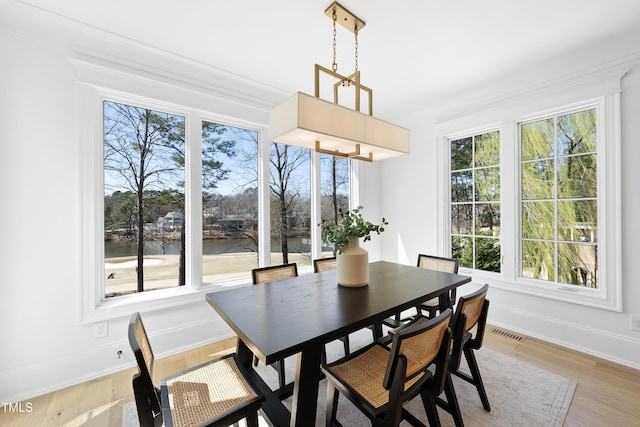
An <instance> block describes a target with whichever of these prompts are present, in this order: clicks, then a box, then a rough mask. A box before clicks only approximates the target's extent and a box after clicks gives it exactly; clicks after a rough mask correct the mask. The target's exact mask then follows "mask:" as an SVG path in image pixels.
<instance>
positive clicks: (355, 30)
mask: <svg viewBox="0 0 640 427" xmlns="http://www.w3.org/2000/svg"><path fill="white" fill-rule="evenodd" d="M353 33H354V34H355V35H356V49H355V50H356V69H355V71H358V24H357V23H356V26H355V28H354V29H353Z"/></svg>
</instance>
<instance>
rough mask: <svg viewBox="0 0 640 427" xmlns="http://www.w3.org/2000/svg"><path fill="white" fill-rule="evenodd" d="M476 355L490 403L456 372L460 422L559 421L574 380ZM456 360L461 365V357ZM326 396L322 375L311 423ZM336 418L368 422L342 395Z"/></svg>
mask: <svg viewBox="0 0 640 427" xmlns="http://www.w3.org/2000/svg"><path fill="white" fill-rule="evenodd" d="M349 338H350V341H351V348H352V350H354V349H356V348H359V347H361V346H363V345H366V344H368V343H370V342H371V331H369V330H363V331H358V332H356V333H354V334H351V335H349ZM342 356H343V352H342V343H341V342H340V341H336V342H332V343H329V344H327V359H328V360H329V361H332V360H335V359H337V358H339V357H342ZM476 356H477V359H478V366H479V367H480V372H481V374H482V379H483V380H484V384H485V388H486V391H487V395H488V398H489V403H490V404H491V412H486V411H485V410H484V409H483V408H482V403H481V402H480V398H479V397H478V392H477V391H476V389H475V387H474V386H472V385H470V384H468V383H466V382H465V381H462V380H461V379H459V378H457V377H453V382H454V387H455V390H456V394H457V396H458V402H459V404H460V409H461V411H462V418H463V420H464V423H465V426H468V427H517V426H521V427H529V426H540V427H561V426H562V424H563V422H564V418H565V416H566V414H567V411H568V409H569V404H570V403H571V399H572V398H573V393H574V391H575V388H576V382H575V381H572V380H570V379H567V378H564V377H561V376H559V375H555V374H553V373H551V372H548V371H546V370H544V369H540V368H537V367H535V366H532V365H529V364H527V363H524V362H521V361H519V360H516V359H514V358H512V357H509V356H505V355H503V354H500V353H497V352H495V351H492V350H490V349H487V348H482V349H480V350H479V351H477V352H476ZM461 365H462V366H463V368H464V369H466V364H465V362H464V358H463V362H462V364H461ZM285 367H286V376H287V381H291V379H292V378H293V376H294V368H295V359H294V358H293V357H290V358H288V359H287V360H286V361H285ZM257 369H258V372H259V373H260V375H261V376H262V377H263V378H264V379H265V381H266V382H267V384H269V385H271V386H272V387H277V384H278V376H277V373H276V371H275V370H274V369H271V368H267V367H265V366H264V365H263V364H262V363H260V364H259V365H258V367H257ZM325 400H326V380H323V381H321V382H320V385H319V390H318V411H317V418H316V426H324V416H325V409H324V408H325ZM284 403H285V405H286V406H287V407H289V408H290V407H291V401H290V399H287V400H285V402H284ZM406 408H407V409H408V410H409V411H410V412H411V413H412V414H413V415H415V416H416V417H417V418H418V419H420V420H421V421H422V422H423V423H425V424H426V425H428V422H427V416H426V414H425V412H424V408H423V406H422V402H421V401H420V397H417V398H416V399H414V400H413V401H411V402H409V404H408V405H407V406H406ZM122 410H123V413H122V425H123V427H134V426H137V425H138V423H137V421H138V420H137V415H136V409H135V404H134V403H129V404H125V405H123V407H122ZM438 412H439V415H440V421H441V423H442V426H443V427H452V426H454V423H453V419H452V417H451V415H449V414H448V413H446V412H444V411H443V410H441V409H438ZM338 420H339V421H340V422H341V423H342V425H344V426H345V427H347V426H348V427H358V426H369V425H371V424H370V422H369V421H368V419H367V418H366V417H365V416H364V415H362V413H360V411H358V410H357V409H356V408H355V407H353V405H351V403H350V402H349V401H348V400H347V399H346V398H344V397H341V398H340V405H339V407H338ZM240 425H241V426H243V425H244V424H242V423H241V424H240ZM400 425H401V426H408V425H409V423H407V422H404V421H403V422H402V423H401V424H400ZM267 426H270V424H269V423H268V421H267V420H266V419H265V418H264V417H261V419H260V427H267Z"/></svg>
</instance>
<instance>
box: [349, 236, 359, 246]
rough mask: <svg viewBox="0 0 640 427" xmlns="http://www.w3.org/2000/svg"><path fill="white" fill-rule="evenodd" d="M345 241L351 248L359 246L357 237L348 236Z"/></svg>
mask: <svg viewBox="0 0 640 427" xmlns="http://www.w3.org/2000/svg"><path fill="white" fill-rule="evenodd" d="M347 241H348V242H349V243H348V245H349V246H350V247H352V248H355V247H357V246H360V238H359V237H357V236H348V237H347Z"/></svg>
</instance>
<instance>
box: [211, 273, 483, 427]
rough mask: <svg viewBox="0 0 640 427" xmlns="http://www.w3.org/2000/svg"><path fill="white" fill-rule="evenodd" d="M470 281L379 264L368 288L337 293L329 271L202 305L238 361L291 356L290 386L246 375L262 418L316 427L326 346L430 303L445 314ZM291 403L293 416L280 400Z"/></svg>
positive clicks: (217, 295)
mask: <svg viewBox="0 0 640 427" xmlns="http://www.w3.org/2000/svg"><path fill="white" fill-rule="evenodd" d="M470 281H471V278H470V277H468V276H462V275H458V274H451V273H443V272H440V271H434V270H426V269H423V268H418V267H413V266H407V265H402V264H397V263H393V262H386V261H379V262H373V263H371V264H369V284H368V285H367V286H364V287H359V288H348V287H343V286H340V285H338V283H337V280H336V272H335V271H325V272H321V273H314V274H305V275H301V276H298V277H295V278H292V279H286V280H280V281H277V282H272V283H267V284H263V285H259V286H246V287H240V288H234V289H229V290H223V291H218V292H211V293H208V294H207V295H206V300H207V302H208V303H209V304H210V305H211V306H212V307H213V308H214V309H215V311H216V312H217V313H218V314H219V315H220V316H221V317H222V318H223V319H224V320H225V322H226V323H227V324H228V325H229V326H230V327H231V329H233V331H234V332H235V333H236V334H237V335H238V346H237V352H238V355H239V357H240V359H241V361H242V363H243V364H245V366H247V367H248V368H251V367H252V363H251V362H252V358H253V355H254V354H255V355H256V356H258V358H259V359H260V360H261V361H262V362H264V363H265V364H267V365H268V364H271V363H273V362H275V361H277V360H280V359H283V358H285V357H288V356H291V355H296V359H297V361H296V371H295V379H294V381H293V384H289V385H288V386H287V387H285V388H284V389H278V390H272V389H271V388H269V386H268V385H267V384H266V383H265V382H264V381H263V379H262V378H261V377H260V376H259V375H258V374H257V373H256V372H255V371H254V370H253V369H249V371H250V372H251V375H252V376H253V379H254V381H255V382H256V383H257V385H258V387H260V388H261V389H262V390H263V392H265V395H266V397H267V400H266V401H265V403H264V405H263V410H264V412H265V414H266V415H267V417H268V418H269V420H270V421H271V422H272V423H273V425H275V426H278V427H279V426H287V425H290V426H298V427H308V426H313V425H315V418H316V409H317V408H316V406H317V399H318V382H319V381H320V379H321V371H320V363H321V358H322V351H323V346H324V344H325V343H327V342H330V341H333V340H335V339H338V338H340V337H342V336H344V335H347V334H349V333H351V332H355V331H357V330H359V329H361V328H365V327H367V326H369V325H376V328H375V330H376V334H377V335H378V336H380V335H381V333H382V321H383V320H384V319H385V318H387V317H389V316H392V315H394V314H395V313H397V312H399V311H402V310H406V309H409V308H411V307H415V306H417V305H418V304H419V303H421V302H424V301H427V300H429V299H431V298H434V297H439V298H440V303H441V304H442V305H444V306H451V301H449V291H450V290H452V289H455V288H456V287H458V286H460V285H462V284H465V283H468V282H470ZM288 396H292V397H293V400H292V404H291V411H289V410H288V409H287V408H286V407H285V406H284V404H283V403H282V399H283V398H286V397H288Z"/></svg>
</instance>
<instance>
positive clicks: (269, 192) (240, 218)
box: [88, 93, 349, 305]
mask: <svg viewBox="0 0 640 427" xmlns="http://www.w3.org/2000/svg"><path fill="white" fill-rule="evenodd" d="M98 98H100V97H99V96H98ZM100 102H101V105H100V113H101V114H100V117H101V124H100V136H101V141H102V149H101V150H99V151H96V154H97V153H98V152H100V153H101V154H102V155H101V159H100V163H101V166H102V169H103V179H102V181H101V183H102V194H103V197H102V199H101V201H100V210H101V211H102V213H103V219H104V220H103V223H102V224H101V225H100V226H96V228H95V229H94V230H95V233H96V236H95V240H94V241H95V242H104V243H103V251H96V252H95V255H94V256H96V257H97V258H98V257H99V258H100V259H99V260H97V261H96V264H95V269H94V271H96V272H97V273H98V275H99V276H102V280H100V283H99V286H98V289H99V291H98V293H97V294H95V295H94V297H93V298H94V300H95V301H97V302H96V303H95V304H96V305H99V304H100V301H104V299H105V298H107V299H108V300H114V299H115V298H113V297H119V301H123V298H127V297H126V295H129V294H137V295H136V298H137V297H141V296H142V294H148V293H149V292H148V291H158V290H164V291H165V292H164V294H162V295H168V296H171V295H173V294H172V293H170V292H169V293H167V292H168V291H170V289H171V288H174V291H176V292H178V293H179V292H180V291H182V290H186V291H187V293H188V291H192V290H197V289H198V288H200V287H201V286H203V285H206V286H215V285H223V286H230V285H235V284H239V283H248V282H250V280H251V279H250V277H251V274H250V273H251V269H253V268H255V267H258V266H260V265H269V264H272V265H273V264H279V263H287V262H296V263H298V266H299V267H301V271H302V272H304V271H305V267H306V268H310V266H311V264H312V253H319V254H320V253H322V249H321V242H320V241H319V240H320V239H316V240H318V241H314V239H313V237H312V236H313V235H314V233H313V230H312V227H317V224H312V222H313V221H312V213H311V205H312V200H315V202H316V203H317V205H319V206H321V210H322V215H323V216H322V218H325V217H324V215H330V214H329V212H336V209H340V208H342V209H348V206H349V185H348V168H349V161H348V160H346V159H333V157H332V156H322V157H320V156H312V155H311V152H310V151H309V150H307V149H303V148H299V147H292V146H286V145H282V144H274V143H268V142H266V141H264V140H263V139H261V138H262V135H263V134H264V132H262V129H261V128H259V127H257V126H254V127H251V126H243V125H232V124H229V123H226V122H225V121H223V120H216V119H210V118H209V117H213V114H207V115H204V114H202V113H201V112H199V111H193V110H189V109H186V108H184V107H177V106H171V105H170V104H166V103H157V102H154V101H153V100H148V99H143V98H139V99H138V98H135V97H130V96H122V95H119V94H111V93H107V94H105V95H103V97H102V100H101V101H100ZM265 146H266V147H268V149H266V147H265ZM261 147H264V148H261ZM313 162H316V163H317V165H315V168H316V169H318V170H320V171H321V174H320V176H321V178H320V180H321V183H320V185H318V186H317V187H316V188H312V185H311V181H312V180H311V170H312V163H313ZM261 171H267V172H266V173H264V172H261ZM96 183H97V181H96ZM261 200H262V201H261ZM261 206H262V208H261ZM334 216H335V215H331V220H334ZM318 222H320V221H318ZM88 245H89V246H91V245H92V244H91V243H89V244H88ZM262 252H264V253H262ZM100 255H103V256H102V257H100ZM325 255H326V254H325ZM155 294H156V295H157V296H158V297H160V296H161V295H160V293H157V292H155ZM176 295H177V294H176ZM149 298H150V297H149ZM149 298H144V300H148V299H149ZM138 300H141V299H140V298H137V299H135V301H138ZM91 304H92V305H93V303H91ZM118 304H119V303H118Z"/></svg>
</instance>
